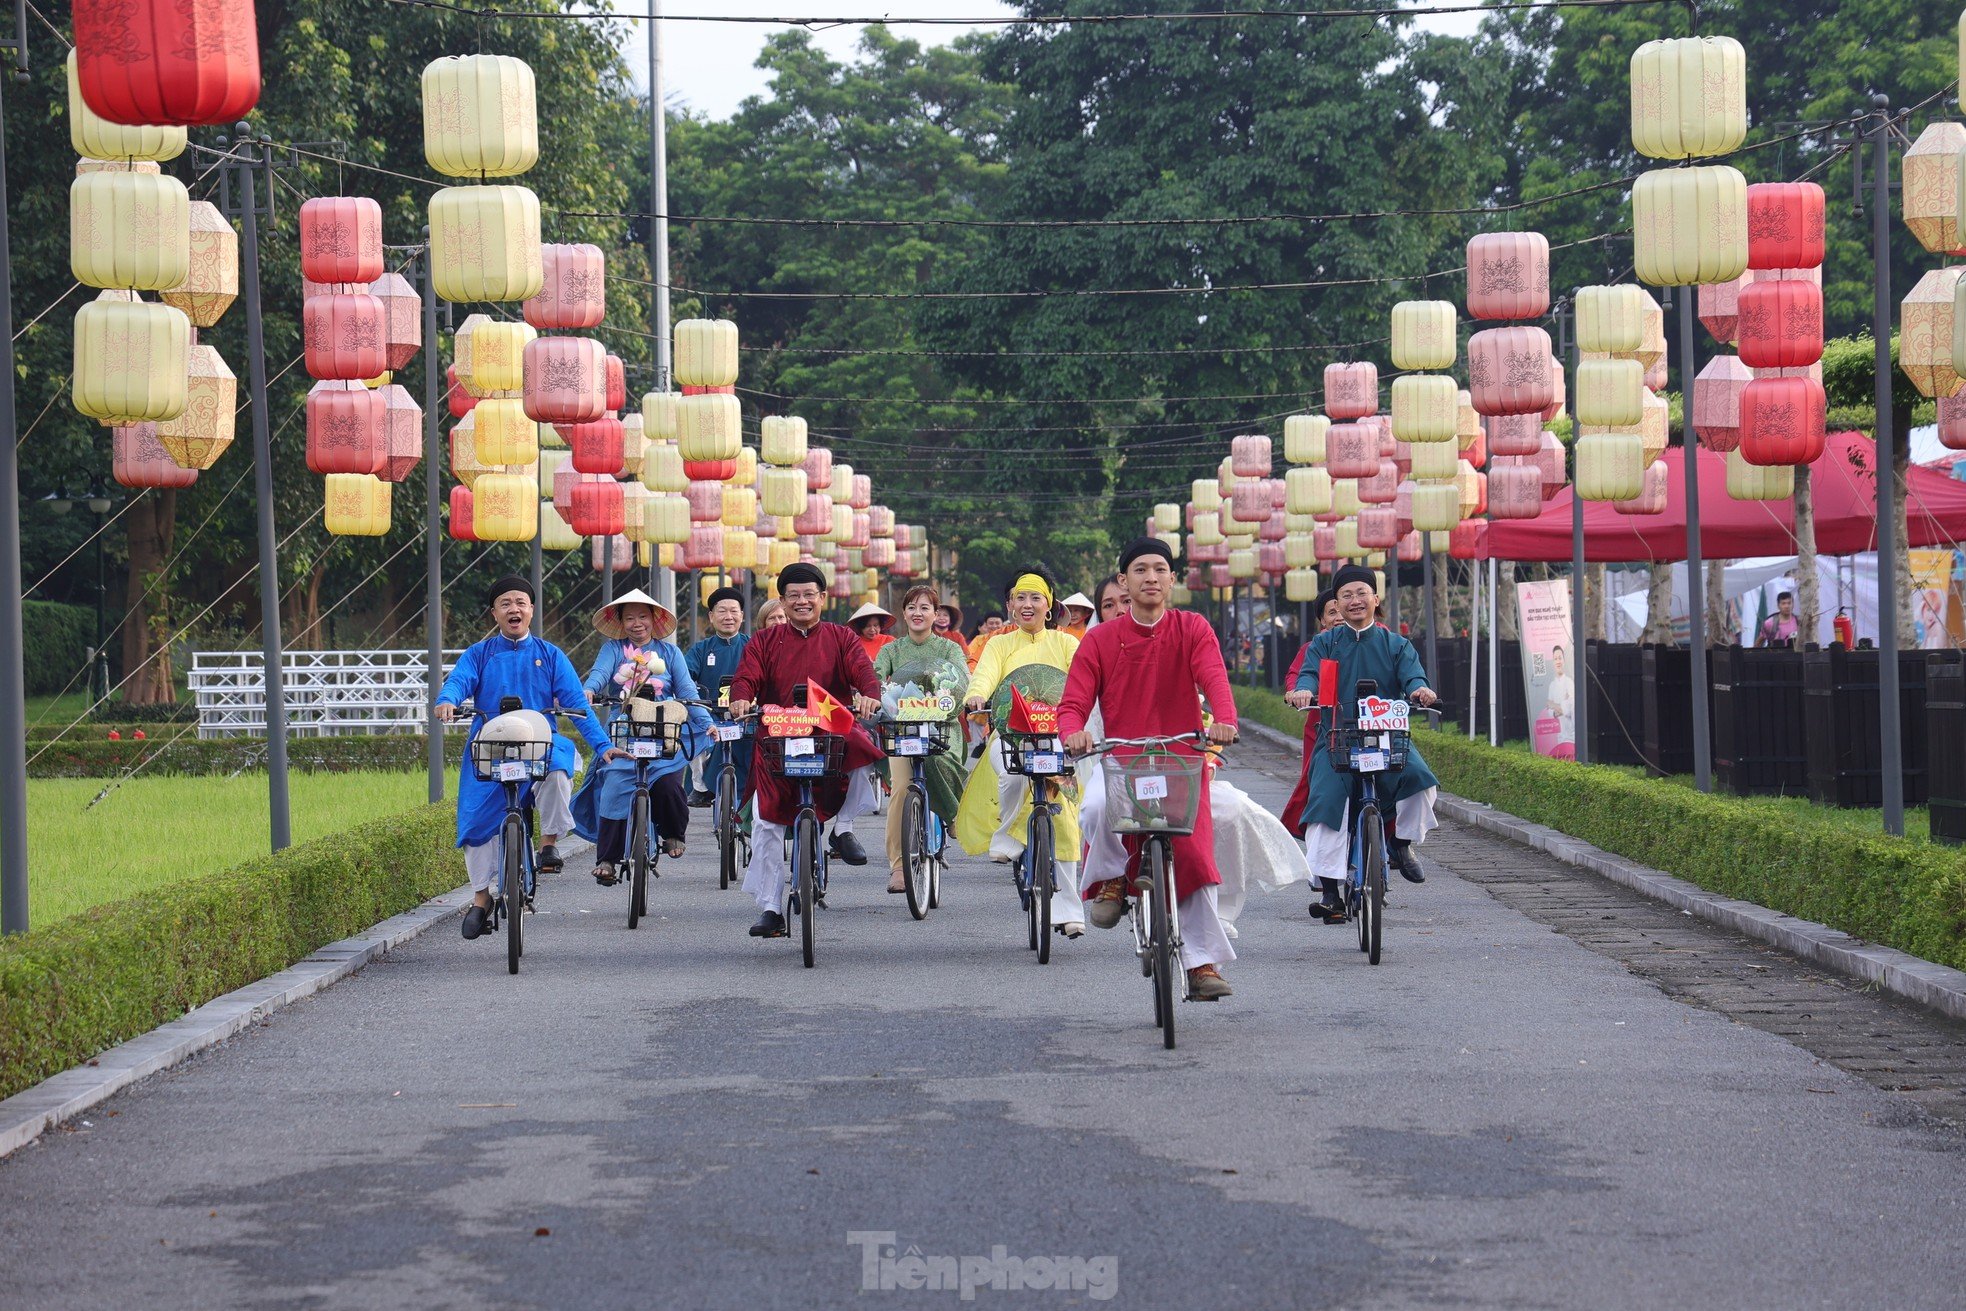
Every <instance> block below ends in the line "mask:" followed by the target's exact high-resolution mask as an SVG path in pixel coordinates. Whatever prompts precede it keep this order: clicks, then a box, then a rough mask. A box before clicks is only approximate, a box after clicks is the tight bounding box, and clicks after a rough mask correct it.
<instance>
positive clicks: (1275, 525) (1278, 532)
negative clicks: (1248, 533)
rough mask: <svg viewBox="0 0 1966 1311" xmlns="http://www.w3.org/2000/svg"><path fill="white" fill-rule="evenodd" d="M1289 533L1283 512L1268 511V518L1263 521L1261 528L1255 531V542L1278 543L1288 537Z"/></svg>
mask: <svg viewBox="0 0 1966 1311" xmlns="http://www.w3.org/2000/svg"><path fill="white" fill-rule="evenodd" d="M1289 533H1290V526H1289V523H1288V522H1287V521H1286V519H1285V516H1284V513H1283V511H1281V510H1272V511H1270V517H1269V518H1267V519H1265V520H1264V521H1263V526H1262V527H1261V528H1258V529H1257V530H1256V540H1257V541H1259V542H1280V541H1282V540H1283V539H1284V538H1285V537H1287V536H1289Z"/></svg>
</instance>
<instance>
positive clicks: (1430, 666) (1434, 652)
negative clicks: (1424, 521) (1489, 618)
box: [1420, 533, 1440, 724]
mask: <svg viewBox="0 0 1966 1311" xmlns="http://www.w3.org/2000/svg"><path fill="white" fill-rule="evenodd" d="M1432 536H1433V535H1432V534H1431V533H1429V534H1426V535H1425V536H1423V537H1422V538H1421V543H1422V545H1423V546H1424V547H1425V549H1424V550H1422V551H1421V552H1420V585H1421V587H1423V588H1425V589H1426V593H1427V595H1426V598H1425V600H1424V601H1423V602H1422V604H1423V606H1424V608H1425V610H1426V615H1427V669H1426V674H1427V677H1428V678H1438V677H1440V635H1439V632H1438V630H1439V628H1440V624H1439V622H1438V620H1437V617H1436V616H1435V614H1434V553H1433V541H1432V540H1431V539H1432ZM1433 722H1434V723H1435V724H1439V723H1440V720H1439V719H1435V720H1434V721H1433Z"/></svg>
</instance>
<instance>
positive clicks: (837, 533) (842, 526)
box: [826, 501, 853, 546]
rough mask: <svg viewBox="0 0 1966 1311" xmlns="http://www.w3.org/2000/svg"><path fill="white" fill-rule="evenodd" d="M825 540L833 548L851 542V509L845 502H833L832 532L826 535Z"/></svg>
mask: <svg viewBox="0 0 1966 1311" xmlns="http://www.w3.org/2000/svg"><path fill="white" fill-rule="evenodd" d="M826 540H827V541H829V542H832V543H833V544H834V545H835V546H842V545H845V544H846V543H847V542H850V541H852V540H853V507H852V506H850V505H848V504H847V503H846V502H845V501H835V502H833V530H832V531H831V532H829V533H827V534H826Z"/></svg>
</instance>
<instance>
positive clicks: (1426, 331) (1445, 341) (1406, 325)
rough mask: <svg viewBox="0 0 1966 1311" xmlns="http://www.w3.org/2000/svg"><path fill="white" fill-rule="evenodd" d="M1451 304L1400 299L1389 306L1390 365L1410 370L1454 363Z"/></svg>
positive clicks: (1453, 320) (1420, 369) (1454, 348)
mask: <svg viewBox="0 0 1966 1311" xmlns="http://www.w3.org/2000/svg"><path fill="white" fill-rule="evenodd" d="M1454 326H1455V316H1454V304H1453V302H1452V301H1445V300H1403V301H1401V302H1400V303H1399V304H1397V305H1395V306H1393V343H1392V345H1393V367H1394V368H1396V369H1407V370H1413V371H1424V370H1429V369H1446V368H1451V367H1452V366H1453V364H1454V355H1455V350H1456V346H1455V340H1454Z"/></svg>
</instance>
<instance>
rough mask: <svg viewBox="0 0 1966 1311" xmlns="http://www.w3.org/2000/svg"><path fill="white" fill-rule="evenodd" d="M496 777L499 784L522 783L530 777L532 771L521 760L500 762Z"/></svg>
mask: <svg viewBox="0 0 1966 1311" xmlns="http://www.w3.org/2000/svg"><path fill="white" fill-rule="evenodd" d="M497 776H498V781H499V782H501V783H523V782H525V781H526V780H527V779H529V778H531V777H532V770H531V769H530V768H529V767H528V766H527V764H526V762H525V761H523V760H501V761H499V762H498V771H497Z"/></svg>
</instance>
